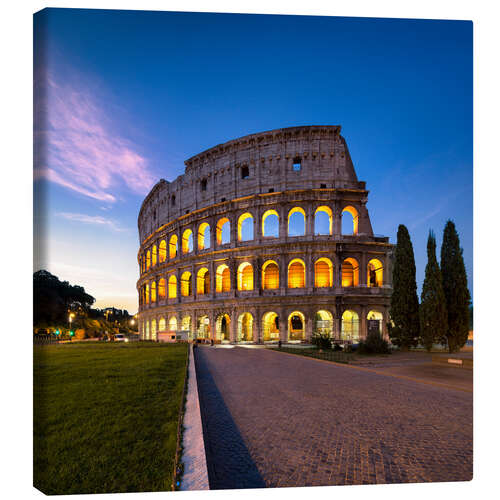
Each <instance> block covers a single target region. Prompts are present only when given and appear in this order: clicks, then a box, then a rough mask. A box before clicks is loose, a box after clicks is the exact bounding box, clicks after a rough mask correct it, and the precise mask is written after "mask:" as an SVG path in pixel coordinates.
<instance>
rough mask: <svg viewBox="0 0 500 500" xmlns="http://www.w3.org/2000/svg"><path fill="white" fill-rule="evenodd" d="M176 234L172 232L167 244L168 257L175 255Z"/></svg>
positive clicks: (174, 256) (172, 257) (171, 257)
mask: <svg viewBox="0 0 500 500" xmlns="http://www.w3.org/2000/svg"><path fill="white" fill-rule="evenodd" d="M177 240H178V238H177V235H176V234H173V235H172V236H171V237H170V242H169V244H168V258H169V259H175V258H176V257H177Z"/></svg>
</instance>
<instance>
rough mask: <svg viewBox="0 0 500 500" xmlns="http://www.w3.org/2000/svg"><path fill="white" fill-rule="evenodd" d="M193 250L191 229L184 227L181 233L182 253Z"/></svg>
mask: <svg viewBox="0 0 500 500" xmlns="http://www.w3.org/2000/svg"><path fill="white" fill-rule="evenodd" d="M192 251H193V231H191V229H186V230H185V231H184V232H183V233H182V253H190V252H192Z"/></svg>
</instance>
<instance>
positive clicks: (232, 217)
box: [228, 213, 238, 248]
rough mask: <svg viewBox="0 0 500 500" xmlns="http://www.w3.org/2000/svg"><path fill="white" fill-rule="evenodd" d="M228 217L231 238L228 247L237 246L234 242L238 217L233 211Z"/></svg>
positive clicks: (236, 238) (236, 234) (235, 240)
mask: <svg viewBox="0 0 500 500" xmlns="http://www.w3.org/2000/svg"><path fill="white" fill-rule="evenodd" d="M228 219H229V224H231V227H230V238H231V244H230V247H231V248H234V247H235V246H237V245H236V243H237V241H238V219H237V217H236V216H235V214H234V213H233V214H231V215H229V216H228Z"/></svg>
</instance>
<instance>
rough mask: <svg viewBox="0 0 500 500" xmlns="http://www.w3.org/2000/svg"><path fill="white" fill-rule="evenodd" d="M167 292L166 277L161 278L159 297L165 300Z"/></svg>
mask: <svg viewBox="0 0 500 500" xmlns="http://www.w3.org/2000/svg"><path fill="white" fill-rule="evenodd" d="M165 293H166V282H165V278H160V279H159V281H158V299H160V300H163V299H164V298H165Z"/></svg>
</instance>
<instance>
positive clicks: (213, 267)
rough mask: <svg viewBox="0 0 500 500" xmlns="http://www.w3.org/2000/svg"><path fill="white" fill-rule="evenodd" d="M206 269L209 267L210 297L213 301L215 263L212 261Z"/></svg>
mask: <svg viewBox="0 0 500 500" xmlns="http://www.w3.org/2000/svg"><path fill="white" fill-rule="evenodd" d="M208 267H209V272H210V297H211V298H212V299H214V298H215V285H216V276H215V262H214V261H213V260H211V261H210V264H209V265H208Z"/></svg>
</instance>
